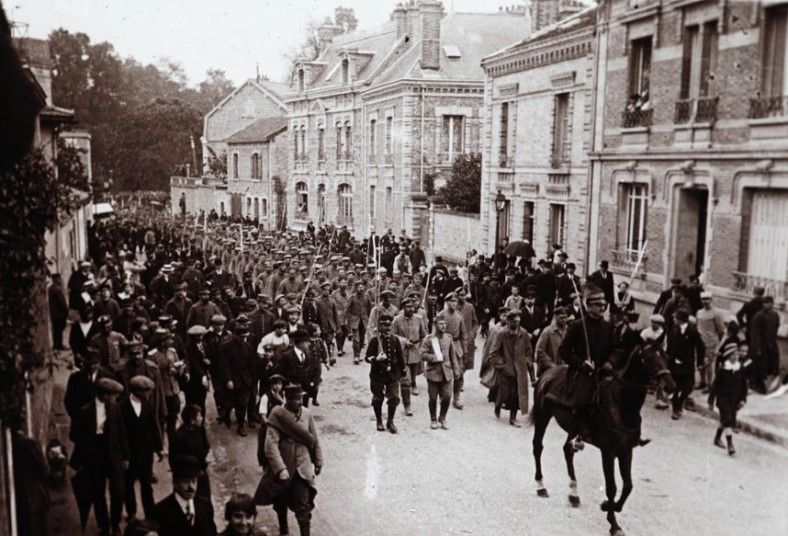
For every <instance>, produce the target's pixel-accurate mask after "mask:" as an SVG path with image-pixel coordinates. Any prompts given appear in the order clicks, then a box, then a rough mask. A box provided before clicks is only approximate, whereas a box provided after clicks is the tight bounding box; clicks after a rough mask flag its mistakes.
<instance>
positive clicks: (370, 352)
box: [364, 314, 406, 434]
mask: <svg viewBox="0 0 788 536" xmlns="http://www.w3.org/2000/svg"><path fill="white" fill-rule="evenodd" d="M393 320H394V319H393V318H392V317H391V315H388V314H382V315H380V316H379V317H378V319H377V322H378V326H377V334H376V335H375V336H374V337H372V338H371V339H370V341H369V344H368V345H367V352H366V357H365V358H364V360H365V361H366V362H367V363H369V364H370V370H369V384H370V390H371V391H372V409H373V410H374V411H375V420H376V421H377V429H378V431H379V432H383V431H385V430H388V431H389V432H391V433H392V434H396V433H397V427H396V426H395V424H394V415H395V414H396V412H397V406H398V405H399V396H398V395H399V385H400V380H401V378H402V377H403V376H405V375H406V372H405V368H406V367H405V360H404V359H403V357H402V346H401V345H400V343H399V340H398V339H397V337H396V336H395V335H393V334H392V333H391V323H392V321H393ZM384 400H388V419H387V421H386V426H385V427H384V426H383V401H384Z"/></svg>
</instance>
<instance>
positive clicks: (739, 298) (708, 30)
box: [590, 0, 788, 329]
mask: <svg viewBox="0 0 788 536" xmlns="http://www.w3.org/2000/svg"><path fill="white" fill-rule="evenodd" d="M786 17H788V6H786V3H785V2H776V1H765V0H764V1H759V2H744V1H735V0H730V1H718V0H680V1H679V0H670V1H669V0H662V1H659V0H609V1H605V2H602V3H601V4H600V7H599V22H598V27H597V48H598V54H597V56H596V63H597V65H596V70H597V73H598V85H597V94H596V95H597V97H596V100H595V103H594V109H595V112H594V116H595V118H594V137H593V140H592V147H591V163H592V184H593V188H592V192H591V195H592V199H593V200H594V202H593V206H594V210H593V212H592V214H591V217H592V221H593V222H594V224H593V225H592V234H591V237H590V242H591V244H592V247H591V252H590V253H591V255H590V262H591V264H592V265H595V264H596V263H597V262H598V261H600V260H602V259H607V260H609V261H610V264H611V268H612V271H613V272H614V273H616V274H617V275H618V277H619V278H622V277H623V278H627V277H629V275H630V273H631V271H632V270H633V265H634V264H635V262H636V259H637V258H638V256H639V254H640V252H641V251H644V252H645V253H644V262H643V263H642V266H641V269H640V273H639V274H638V277H636V278H635V280H634V282H633V289H634V292H633V294H634V295H635V296H636V298H638V299H639V300H641V301H643V302H645V303H653V302H654V301H655V300H656V297H657V293H658V292H659V291H660V290H662V289H663V288H665V287H666V286H668V283H669V280H670V279H671V278H673V277H679V278H681V279H683V280H686V279H687V278H688V277H689V276H690V275H692V274H699V275H700V276H701V281H702V282H703V283H704V285H705V287H706V288H707V289H709V290H711V291H712V292H713V293H714V295H715V297H716V300H715V301H716V304H717V306H718V307H722V308H725V309H729V310H731V311H733V310H737V309H738V308H739V307H740V306H741V303H742V302H743V301H745V300H747V299H748V298H749V297H750V296H751V294H752V290H753V288H754V287H756V286H762V287H765V288H766V292H767V294H769V295H772V296H774V297H775V298H776V299H777V302H778V303H784V301H785V298H786V279H788V109H786V107H785V103H786V97H785V95H786V94H787V92H788V87H786V84H788V82H787V81H786V80H787V79H786V78H785V73H786V72H788V69H786V47H785V41H786V21H787V19H786ZM779 308H782V306H779ZM781 314H783V315H785V313H784V312H782V313H781ZM785 320H786V319H785V318H783V329H785V327H784V326H785Z"/></svg>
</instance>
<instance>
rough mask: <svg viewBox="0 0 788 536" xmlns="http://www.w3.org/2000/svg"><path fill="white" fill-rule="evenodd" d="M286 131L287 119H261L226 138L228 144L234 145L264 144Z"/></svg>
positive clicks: (278, 117)
mask: <svg viewBox="0 0 788 536" xmlns="http://www.w3.org/2000/svg"><path fill="white" fill-rule="evenodd" d="M284 130H287V118H286V117H284V116H282V115H280V116H277V117H262V118H260V119H257V120H256V121H254V122H253V123H252V124H251V125H249V126H248V127H244V128H242V129H241V130H239V131H238V132H236V133H235V134H232V135H231V136H230V137H228V138H227V140H226V141H227V143H228V144H234V143H265V142H267V141H269V140H270V139H271V138H272V137H274V136H275V135H276V134H279V133H280V132H282V131H284Z"/></svg>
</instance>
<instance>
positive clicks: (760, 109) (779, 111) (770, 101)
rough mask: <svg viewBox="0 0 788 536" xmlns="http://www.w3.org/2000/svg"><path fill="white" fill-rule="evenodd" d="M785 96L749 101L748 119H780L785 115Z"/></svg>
mask: <svg viewBox="0 0 788 536" xmlns="http://www.w3.org/2000/svg"><path fill="white" fill-rule="evenodd" d="M787 100H788V97H786V96H780V97H758V98H755V99H750V113H749V115H748V117H749V118H750V119H764V118H767V117H782V116H784V115H785V104H786V101H787Z"/></svg>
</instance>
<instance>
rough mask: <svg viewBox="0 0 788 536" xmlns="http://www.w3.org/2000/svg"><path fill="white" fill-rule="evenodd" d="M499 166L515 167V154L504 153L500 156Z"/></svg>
mask: <svg viewBox="0 0 788 536" xmlns="http://www.w3.org/2000/svg"><path fill="white" fill-rule="evenodd" d="M498 167H502V168H513V167H514V155H512V154H510V155H506V154H502V155H500V156H499V157H498Z"/></svg>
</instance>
